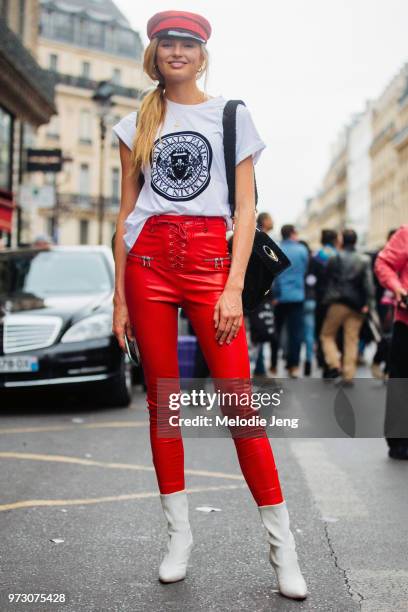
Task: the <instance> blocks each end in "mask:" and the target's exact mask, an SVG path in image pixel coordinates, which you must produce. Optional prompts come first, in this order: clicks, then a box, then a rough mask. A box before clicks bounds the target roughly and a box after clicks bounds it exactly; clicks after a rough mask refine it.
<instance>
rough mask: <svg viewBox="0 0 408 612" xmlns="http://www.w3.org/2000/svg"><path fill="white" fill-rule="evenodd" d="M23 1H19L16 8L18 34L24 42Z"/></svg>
mask: <svg viewBox="0 0 408 612" xmlns="http://www.w3.org/2000/svg"><path fill="white" fill-rule="evenodd" d="M25 8H26V6H25V0H20V2H19V7H18V34H19V35H20V37H21V38H22V39H23V40H24V26H25Z"/></svg>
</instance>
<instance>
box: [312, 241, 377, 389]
mask: <svg viewBox="0 0 408 612" xmlns="http://www.w3.org/2000/svg"><path fill="white" fill-rule="evenodd" d="M356 244H357V234H356V232H355V231H354V230H352V229H346V230H344V231H343V248H342V250H341V251H340V252H339V253H338V254H337V255H336V256H334V257H332V258H331V259H330V260H329V262H328V264H327V268H326V292H325V295H324V298H323V301H324V303H325V304H327V306H328V310H327V314H326V318H325V320H324V323H323V327H322V331H321V334H320V339H321V342H322V347H323V352H324V357H325V360H326V362H327V364H328V367H329V370H328V377H329V378H332V379H342V382H343V383H344V384H345V385H351V384H352V381H353V378H354V375H355V372H356V369H357V357H358V343H359V334H360V329H361V326H362V324H363V321H364V315H365V314H366V313H368V312H369V310H370V309H371V310H374V308H375V302H374V281H373V275H372V271H371V261H370V257H369V256H368V255H365V254H364V253H359V252H358V251H357V250H356ZM341 327H342V328H343V337H344V339H343V364H342V365H341V359H340V352H339V350H338V346H337V343H336V336H337V332H338V330H339V328H341Z"/></svg>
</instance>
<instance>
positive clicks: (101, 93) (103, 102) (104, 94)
mask: <svg viewBox="0 0 408 612" xmlns="http://www.w3.org/2000/svg"><path fill="white" fill-rule="evenodd" d="M114 92H115V87H114V85H113V83H111V82H110V81H100V83H99V84H98V87H97V88H96V91H95V93H94V95H93V96H92V100H93V101H94V102H95V104H96V112H97V114H98V117H99V129H100V155H99V196H98V244H103V221H104V216H105V200H104V196H103V178H104V172H103V170H104V153H105V136H106V118H107V116H108V114H109V111H110V109H111V108H112V106H115V103H114V102H113V100H112V96H113V94H114Z"/></svg>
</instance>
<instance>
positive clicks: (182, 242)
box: [150, 217, 208, 269]
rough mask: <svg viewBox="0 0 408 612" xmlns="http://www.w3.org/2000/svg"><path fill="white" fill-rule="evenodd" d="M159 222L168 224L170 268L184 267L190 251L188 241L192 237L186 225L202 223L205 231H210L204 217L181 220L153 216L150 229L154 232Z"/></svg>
mask: <svg viewBox="0 0 408 612" xmlns="http://www.w3.org/2000/svg"><path fill="white" fill-rule="evenodd" d="M158 224H167V230H168V231H167V239H168V240H167V245H168V248H167V252H168V261H169V265H170V268H174V269H182V268H184V266H185V261H186V256H187V253H188V246H189V242H188V241H189V240H190V238H191V236H190V235H189V233H188V231H187V227H186V226H189V225H190V226H192V227H194V226H195V227H197V224H202V225H203V226H204V231H205V232H206V231H208V225H207V221H206V219H205V218H204V217H203V219H202V220H200V221H197V220H191V221H181V220H180V219H178V220H174V221H173V220H170V219H168V218H167V219H165V218H153V219H152V220H151V222H150V231H151V232H154V231H155V226H156V225H158Z"/></svg>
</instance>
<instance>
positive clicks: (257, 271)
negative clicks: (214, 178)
mask: <svg viewBox="0 0 408 612" xmlns="http://www.w3.org/2000/svg"><path fill="white" fill-rule="evenodd" d="M238 104H243V105H244V106H245V103H244V102H243V101H242V100H229V101H228V102H227V103H226V105H225V107H224V112H223V118H222V125H223V133H224V134H223V140H224V158H225V169H226V173H227V184H228V202H229V205H230V208H231V217H234V213H235V161H236V160H235V150H236V112H237V106H238ZM254 182H255V210H256V206H257V203H258V191H257V187H256V180H255V170H254ZM229 250H230V252H232V238H230V240H229ZM290 265H291V263H290V261H289V259H288V258H287V257H286V255H285V253H284V252H283V251H282V249H280V248H279V246H278V245H277V244H276V243H275V242H274V241H273V240H272V238H270V237H269V236H268V234H267V233H266V232H263V231H261V230H260V229H258V228H256V230H255V236H254V244H253V247H252V252H251V255H250V257H249V261H248V266H247V269H246V273H245V280H244V290H243V292H242V307H243V310H244V313H245V314H247V313H249V312H251V311H253V310H255V308H257V307H258V306H260V304H262V302H263V301H264V300H265V299H267V297H268V296H269V294H270V291H271V288H272V283H273V281H274V280H275V278H276V277H277V276H278V275H279V274H280V273H281V272H283V271H284V270H286V268H289V266H290Z"/></svg>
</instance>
